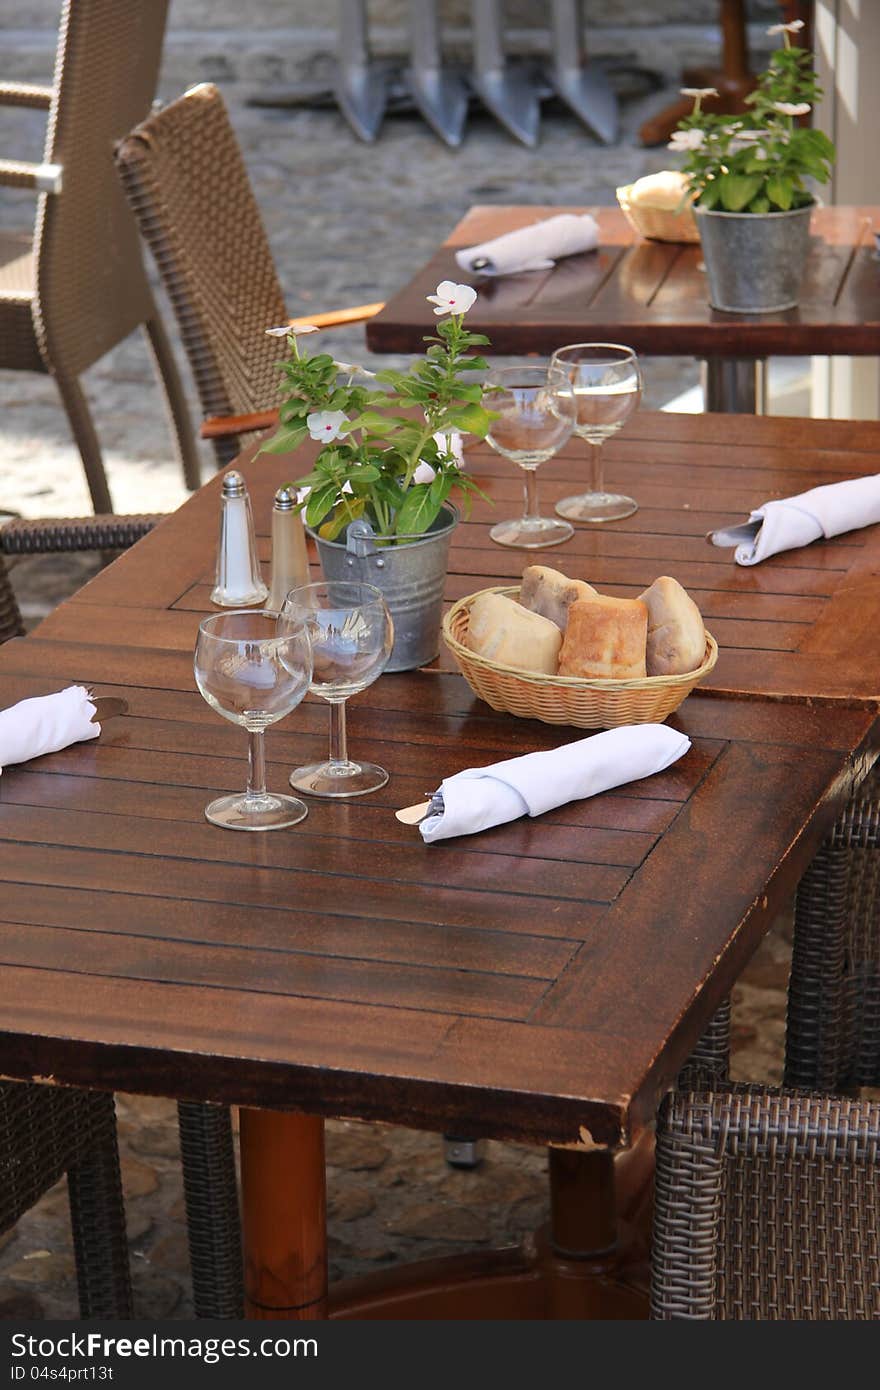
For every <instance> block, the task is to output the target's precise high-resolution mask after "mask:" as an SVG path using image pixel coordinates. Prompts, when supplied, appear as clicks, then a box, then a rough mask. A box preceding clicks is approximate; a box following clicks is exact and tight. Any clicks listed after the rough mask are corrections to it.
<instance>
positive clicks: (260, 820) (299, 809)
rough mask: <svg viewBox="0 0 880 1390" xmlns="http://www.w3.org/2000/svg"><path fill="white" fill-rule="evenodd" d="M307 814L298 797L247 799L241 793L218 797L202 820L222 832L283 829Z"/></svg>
mask: <svg viewBox="0 0 880 1390" xmlns="http://www.w3.org/2000/svg"><path fill="white" fill-rule="evenodd" d="M308 814H309V808H308V806H306V804H305V802H303V801H300V799H299V797H296V796H277V795H276V794H275V793H274V792H267V794H266V795H265V796H260V797H250V798H248V797H247V796H245V795H243V794H242V793H241V792H239V793H238V794H237V795H235V796H220V797H218V798H217V800H216V801H212V802H211V803H210V805H209V806H206V807H205V819H206V820H209V821H210V822H211V824H212V825H220V826H222V827H223V829H224V830H284V829H286V828H287V826H289V825H298V824H299V822H300V821H301V820H305V818H306V816H307V815H308Z"/></svg>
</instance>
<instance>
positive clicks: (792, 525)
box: [711, 473, 880, 565]
mask: <svg viewBox="0 0 880 1390" xmlns="http://www.w3.org/2000/svg"><path fill="white" fill-rule="evenodd" d="M875 522H880V473H874V474H872V475H871V477H868V478H850V479H848V480H847V481H846V482H844V483H828V484H826V485H825V486H824V487H814V488H811V489H810V491H809V492H801V493H799V494H798V496H797V497H783V498H780V499H778V500H777V501H775V502H765V503H764V505H763V506H762V507H758V508H757V509H756V510H755V511H753V512H752V513H751V514H750V516H749V520H748V521H747V522H744V523H743V525H742V526H730V527H727V528H726V529H724V530H720V531H713V532H711V538H712V543H713V545H719V546H729V545H735V546H736V554H735V556H734V558H735V560H736V563H737V564H738V565H758V564H760V563H761V561H762V560H766V559H767V558H768V556H770V555H777V554H778V553H779V551H781V550H795V549H796V548H797V547H798V546H801V545H811V544H812V542H813V541H817V540H819V539H821V538H822V537H823V536H824V537H825V538H826V539H827V538H829V537H831V536H839V535H841V534H842V533H843V532H844V531H857V530H858V529H859V528H860V527H862V526H872V525H873V524H874V523H875Z"/></svg>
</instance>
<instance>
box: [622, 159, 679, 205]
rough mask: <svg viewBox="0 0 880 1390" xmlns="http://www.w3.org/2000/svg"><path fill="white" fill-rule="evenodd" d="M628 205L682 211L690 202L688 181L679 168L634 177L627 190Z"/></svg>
mask: <svg viewBox="0 0 880 1390" xmlns="http://www.w3.org/2000/svg"><path fill="white" fill-rule="evenodd" d="M627 196H628V198H629V205H630V207H636V208H656V209H657V210H658V211H660V212H682V211H683V210H684V208H686V207H687V205H688V203H690V202H691V200H692V197H693V195H692V194H691V189H690V183H689V182H688V179H687V176H686V175H685V174H683V173H681V171H680V170H679V169H661V170H660V172H659V173H657V174H645V176H644V178H641V179H636V181H635V183H633V184H630V187H629V189H628V191H627Z"/></svg>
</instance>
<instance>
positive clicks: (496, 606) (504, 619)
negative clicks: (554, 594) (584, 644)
mask: <svg viewBox="0 0 880 1390" xmlns="http://www.w3.org/2000/svg"><path fill="white" fill-rule="evenodd" d="M464 645H465V646H466V647H469V648H470V650H471V651H472V652H476V653H477V654H478V655H479V656H485V657H486V658H487V659H488V660H489V661H498V662H501V664H502V665H503V666H515V667H516V668H517V670H519V671H537V672H541V673H542V674H543V675H545V676H555V675H556V666H557V663H558V661H559V648H560V646H561V645H562V633H561V632H560V631H559V628H558V627H557V626H556V624H555V623H551V621H550V619H549V618H542V617H541V615H540V614H539V613H530V612H529V610H528V609H527V608H523V607H522V606H521V605H520V604H518V603H515V602H514V600H513V599H512V598H507V597H506V596H505V595H504V594H479V595H478V596H477V598H475V599H474V602H473V604H472V606H471V613H470V620H469V622H468V630H467V632H466V633H465V637H464Z"/></svg>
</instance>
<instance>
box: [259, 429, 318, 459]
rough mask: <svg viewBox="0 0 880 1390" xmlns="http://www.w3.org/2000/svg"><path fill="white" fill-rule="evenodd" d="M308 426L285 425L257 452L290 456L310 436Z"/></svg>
mask: <svg viewBox="0 0 880 1390" xmlns="http://www.w3.org/2000/svg"><path fill="white" fill-rule="evenodd" d="M308 432H309V431H308V427H307V426H306V425H290V426H286V425H283V426H282V427H281V428H280V429H279V430H276V432H275V434H273V435H272V438H271V439H267V440H266V442H265V444H263V445H261V447H260V448H259V449H258V450H257V453H259V454H289V453H291V452H292V451H293V450H294V449H298V448H299V446H300V444H302V442H303V440H304V439H305V437H306V435H307V434H308Z"/></svg>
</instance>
